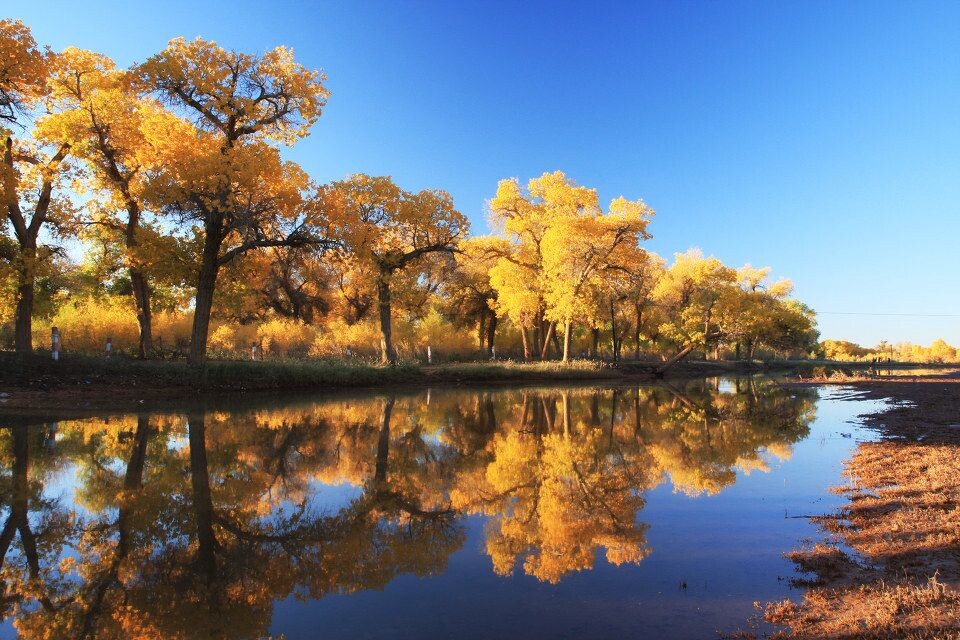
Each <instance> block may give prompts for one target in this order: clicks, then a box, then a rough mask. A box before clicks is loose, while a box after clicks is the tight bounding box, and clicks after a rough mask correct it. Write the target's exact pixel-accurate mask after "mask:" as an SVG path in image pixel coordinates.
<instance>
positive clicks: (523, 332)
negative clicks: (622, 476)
mask: <svg viewBox="0 0 960 640" xmlns="http://www.w3.org/2000/svg"><path fill="white" fill-rule="evenodd" d="M520 339H521V340H523V359H524V360H529V359H530V336H529V335H528V330H527V328H526V327H520Z"/></svg>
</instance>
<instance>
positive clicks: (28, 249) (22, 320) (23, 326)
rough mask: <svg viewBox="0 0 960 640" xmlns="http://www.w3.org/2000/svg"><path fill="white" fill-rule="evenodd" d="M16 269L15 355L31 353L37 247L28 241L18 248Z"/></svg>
mask: <svg viewBox="0 0 960 640" xmlns="http://www.w3.org/2000/svg"><path fill="white" fill-rule="evenodd" d="M19 262H20V264H19V268H18V269H17V279H18V282H17V310H16V327H15V328H14V339H13V344H14V349H15V350H16V351H17V353H32V352H33V299H34V280H35V278H36V264H37V245H36V241H35V240H28V241H27V242H26V243H25V244H24V245H22V246H21V247H20V261H19Z"/></svg>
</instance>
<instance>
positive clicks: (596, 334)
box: [590, 327, 600, 358]
mask: <svg viewBox="0 0 960 640" xmlns="http://www.w3.org/2000/svg"><path fill="white" fill-rule="evenodd" d="M590 333H591V335H592V336H593V343H592V344H591V345H590V357H591V358H598V357H599V356H600V329H599V328H598V327H594V328H593V329H591V330H590Z"/></svg>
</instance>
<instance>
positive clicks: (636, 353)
mask: <svg viewBox="0 0 960 640" xmlns="http://www.w3.org/2000/svg"><path fill="white" fill-rule="evenodd" d="M636 311H637V324H636V327H634V330H633V357H634V359H635V360H639V359H640V330H641V327H642V323H643V307H641V306H640V305H639V304H637V305H636Z"/></svg>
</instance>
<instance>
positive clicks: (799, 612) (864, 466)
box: [765, 374, 960, 640]
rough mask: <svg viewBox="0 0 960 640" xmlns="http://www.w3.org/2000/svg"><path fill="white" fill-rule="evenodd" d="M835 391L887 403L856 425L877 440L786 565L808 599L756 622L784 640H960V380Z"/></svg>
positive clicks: (776, 606) (780, 606) (873, 383)
mask: <svg viewBox="0 0 960 640" xmlns="http://www.w3.org/2000/svg"><path fill="white" fill-rule="evenodd" d="M838 383H840V384H843V385H844V386H845V387H847V388H850V389H851V390H852V391H855V392H856V393H858V394H859V395H861V396H862V397H865V398H873V399H887V400H892V401H895V403H893V404H891V405H890V406H889V407H887V408H886V409H885V410H883V411H881V412H879V413H877V414H872V415H868V416H865V417H864V418H865V423H866V424H867V425H868V426H870V427H873V428H875V429H877V430H878V432H879V434H880V436H881V440H880V441H878V442H868V443H861V444H860V445H858V446H857V449H856V451H855V453H854V455H853V457H852V458H851V459H850V460H849V461H848V462H847V463H846V469H845V471H846V475H847V477H848V478H849V484H847V485H846V486H843V487H840V488H838V489H837V491H838V492H839V493H841V494H843V495H845V496H847V498H848V502H847V503H846V505H845V506H844V507H843V508H842V509H840V512H839V513H832V514H824V515H823V517H822V518H818V519H816V522H817V523H818V525H819V526H820V528H821V532H822V536H821V538H822V539H821V540H815V541H813V542H811V544H809V545H807V546H805V547H803V548H801V549H798V550H796V551H794V552H792V553H791V554H789V557H790V558H791V559H792V560H794V561H795V562H796V563H797V566H798V567H799V568H800V569H802V570H804V571H805V572H807V573H808V575H809V576H810V581H809V586H810V588H809V590H808V591H807V592H806V594H805V595H804V597H803V599H802V600H801V601H783V602H777V603H770V604H768V605H767V606H766V610H765V618H766V620H767V621H768V622H773V623H776V624H779V625H784V626H785V627H786V630H785V631H784V632H782V633H781V634H780V635H779V636H778V637H781V638H836V639H839V638H843V639H853V638H871V639H874V638H891V639H892V638H898V639H899V638H907V639H920V638H930V639H934V638H936V639H938V640H942V639H947V638H960V553H958V549H960V506H958V505H960V484H958V483H957V478H958V477H960V455H958V454H960V377H957V376H956V375H955V374H954V375H949V374H948V375H939V376H937V375H932V376H921V377H902V378H894V379H887V380H875V379H873V380H871V379H866V378H861V379H848V380H844V381H842V382H839V381H838Z"/></svg>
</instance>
